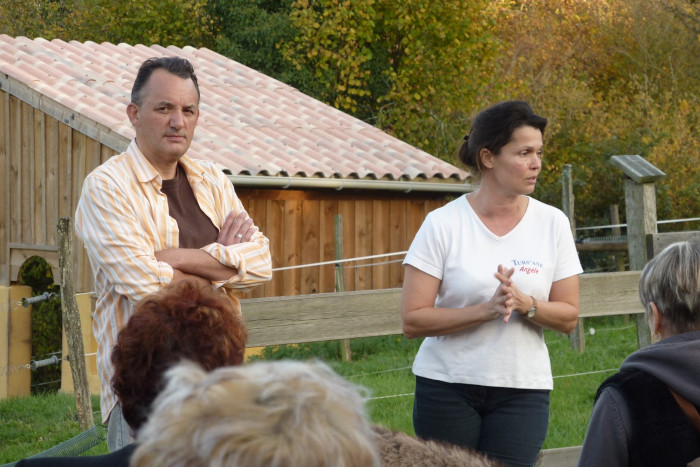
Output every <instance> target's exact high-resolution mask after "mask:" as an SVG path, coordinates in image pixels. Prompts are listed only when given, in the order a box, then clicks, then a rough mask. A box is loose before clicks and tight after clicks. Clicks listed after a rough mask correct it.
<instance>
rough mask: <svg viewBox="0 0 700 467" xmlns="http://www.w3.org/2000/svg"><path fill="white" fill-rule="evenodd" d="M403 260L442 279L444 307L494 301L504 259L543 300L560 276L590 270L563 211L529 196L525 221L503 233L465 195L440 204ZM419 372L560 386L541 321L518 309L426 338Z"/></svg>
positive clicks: (439, 302)
mask: <svg viewBox="0 0 700 467" xmlns="http://www.w3.org/2000/svg"><path fill="white" fill-rule="evenodd" d="M403 264H404V265H406V264H410V265H411V266H414V267H416V268H417V269H419V270H421V271H423V272H425V273H427V274H430V275H431V276H434V277H436V278H438V279H440V280H441V281H442V282H441V284H440V287H439V289H438V295H437V299H436V300H435V306H436V307H439V308H461V307H465V306H469V305H477V304H479V303H484V302H486V301H488V300H489V299H490V298H491V297H492V296H493V294H494V292H495V290H496V287H498V285H499V281H498V279H496V278H495V277H494V273H495V272H496V270H497V268H498V265H499V264H501V265H503V266H505V267H506V268H513V267H514V268H515V272H514V273H513V276H512V279H513V281H514V282H515V284H516V285H517V286H518V288H519V289H520V290H521V291H523V292H524V293H526V294H528V295H532V296H533V297H535V298H536V299H537V300H539V301H548V299H549V291H550V289H551V286H552V283H553V282H556V281H558V280H561V279H565V278H567V277H570V276H573V275H576V274H580V273H581V272H583V270H582V268H581V263H580V261H579V258H578V253H577V251H576V246H575V244H574V239H573V236H572V235H571V228H570V226H569V221H568V219H567V218H566V216H565V215H564V213H562V212H561V211H560V210H558V209H556V208H554V207H552V206H549V205H547V204H544V203H542V202H540V201H537V200H535V199H533V198H530V197H528V206H527V209H526V211H525V215H524V216H523V218H522V219H521V221H520V222H519V223H518V225H517V226H516V227H515V228H514V229H513V230H511V231H510V232H509V233H507V234H506V235H504V236H502V237H499V236H497V235H495V234H493V233H492V232H491V231H490V230H489V229H488V228H486V226H485V225H484V224H483V223H482V222H481V220H480V219H479V217H478V216H477V215H476V213H475V212H474V210H473V209H472V207H471V205H470V204H469V202H468V201H467V198H466V195H464V196H461V197H460V198H458V199H456V200H454V201H452V202H450V203H448V204H446V205H445V206H443V207H441V208H439V209H436V210H435V211H433V212H431V213H430V214H428V216H427V217H426V219H425V221H424V222H423V225H422V226H421V228H420V230H419V231H418V233H417V234H416V237H415V239H414V240H413V243H412V244H411V247H410V248H409V251H408V254H407V255H406V259H405V260H404V262H403ZM438 313H439V311H438ZM413 373H414V374H416V375H418V376H422V377H425V378H430V379H435V380H439V381H445V382H450V383H464V384H476V385H481V386H495V387H509V388H523V389H552V388H553V381H552V370H551V366H550V362H549V353H548V351H547V347H546V345H545V343H544V337H543V332H542V328H541V327H539V326H537V325H535V324H534V323H531V322H529V321H528V320H527V319H526V318H523V317H521V316H520V314H519V313H514V314H513V315H512V316H511V318H510V320H509V322H508V323H504V322H503V320H502V319H494V320H492V321H489V322H487V323H484V324H481V325H479V326H476V327H474V328H471V329H468V330H466V331H460V332H456V333H453V334H449V335H445V336H437V337H427V338H425V340H424V341H423V343H422V344H421V347H420V350H419V351H418V354H417V355H416V359H415V361H414V363H413Z"/></svg>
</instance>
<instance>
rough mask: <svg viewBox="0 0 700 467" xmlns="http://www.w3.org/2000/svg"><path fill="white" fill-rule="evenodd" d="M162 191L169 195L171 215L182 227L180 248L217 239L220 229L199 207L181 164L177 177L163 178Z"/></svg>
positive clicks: (178, 167)
mask: <svg viewBox="0 0 700 467" xmlns="http://www.w3.org/2000/svg"><path fill="white" fill-rule="evenodd" d="M160 191H162V192H163V194H164V195H165V196H167V197H168V210H169V212H170V217H172V218H173V219H175V220H176V221H177V226H178V228H179V229H180V248H201V247H203V246H205V245H209V244H210V243H214V242H215V241H216V237H218V235H219V229H217V228H216V226H215V225H214V224H213V223H212V221H211V219H209V217H207V215H206V214H204V212H203V211H202V209H201V208H200V207H199V204H198V203H197V199H196V198H195V197H194V193H192V187H190V184H189V182H188V181H187V175H186V174H185V169H183V168H182V166H181V165H180V164H178V165H177V172H176V173H175V178H173V179H172V180H163V186H162V187H161V189H160Z"/></svg>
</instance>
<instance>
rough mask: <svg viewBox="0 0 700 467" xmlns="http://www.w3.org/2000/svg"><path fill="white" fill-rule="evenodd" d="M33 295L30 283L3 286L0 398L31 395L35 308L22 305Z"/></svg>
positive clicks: (0, 319) (0, 305)
mask: <svg viewBox="0 0 700 467" xmlns="http://www.w3.org/2000/svg"><path fill="white" fill-rule="evenodd" d="M31 296H32V288H31V287H29V286H27V285H15V286H11V287H0V399H6V398H8V397H18V396H28V395H30V394H31V382H32V372H31V370H30V369H29V368H26V367H25V365H28V364H29V362H30V361H31V359H32V311H31V310H32V309H31V308H24V307H23V306H21V305H20V303H21V302H22V299H23V298H25V297H31Z"/></svg>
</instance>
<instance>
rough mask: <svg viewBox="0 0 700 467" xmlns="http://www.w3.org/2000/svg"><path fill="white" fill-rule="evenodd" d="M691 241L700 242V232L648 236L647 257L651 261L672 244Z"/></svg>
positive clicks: (652, 234) (651, 234)
mask: <svg viewBox="0 0 700 467" xmlns="http://www.w3.org/2000/svg"><path fill="white" fill-rule="evenodd" d="M689 240H695V241H700V230H691V231H689V232H667V233H650V234H647V238H646V244H647V257H648V258H649V259H651V258H653V257H654V256H656V255H658V254H659V253H660V252H661V250H663V249H664V248H666V247H667V246H669V245H670V244H672V243H676V242H686V241H689Z"/></svg>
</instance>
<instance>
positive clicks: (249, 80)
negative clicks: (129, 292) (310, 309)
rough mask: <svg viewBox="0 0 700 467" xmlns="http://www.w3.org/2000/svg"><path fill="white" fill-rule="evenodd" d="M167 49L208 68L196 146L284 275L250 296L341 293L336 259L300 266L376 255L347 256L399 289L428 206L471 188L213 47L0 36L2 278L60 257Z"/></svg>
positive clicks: (79, 282)
mask: <svg viewBox="0 0 700 467" xmlns="http://www.w3.org/2000/svg"><path fill="white" fill-rule="evenodd" d="M159 55H178V56H182V57H185V58H187V59H188V60H190V61H191V62H192V63H193V65H194V67H195V71H196V72H197V75H198V79H199V84H200V90H201V94H202V100H201V107H200V110H201V116H200V119H199V124H198V127H197V130H196V132H195V140H194V142H193V144H192V146H191V149H190V155H191V156H192V157H194V158H199V159H208V160H212V161H215V162H216V163H218V164H219V165H220V166H221V168H222V170H224V171H225V172H226V173H227V174H228V175H229V177H230V179H231V181H232V182H233V184H234V186H235V188H236V191H237V193H238V195H239V197H240V198H241V199H242V200H243V202H244V204H245V205H246V207H247V209H248V211H249V213H250V215H251V217H252V218H253V219H254V220H255V222H256V224H257V225H258V226H259V227H260V229H261V230H262V231H263V232H264V233H265V234H266V235H267V236H268V237H269V239H270V245H271V249H272V260H273V268H274V269H275V272H274V274H273V279H272V281H271V282H270V283H268V284H267V285H265V286H264V287H260V288H258V289H257V290H255V291H253V292H251V293H250V294H249V297H251V298H252V297H263V296H267V297H269V296H281V295H299V294H309V293H317V292H332V291H334V290H335V288H336V272H337V271H336V270H335V266H334V265H333V264H330V263H329V264H320V265H319V264H317V265H315V266H310V267H309V266H307V267H299V268H294V266H300V265H309V264H316V263H325V262H332V261H335V260H337V259H338V258H358V257H359V258H364V257H371V258H368V259H362V260H358V261H348V262H344V263H341V264H342V266H343V267H342V269H338V271H342V272H343V274H342V275H341V274H338V275H339V276H344V281H343V283H342V285H341V287H342V288H343V289H344V290H367V289H381V288H388V287H398V286H400V285H401V281H402V272H403V268H402V267H401V263H400V261H401V259H402V258H403V255H402V254H401V253H402V252H404V251H405V250H406V249H407V248H408V246H409V244H410V242H411V240H412V238H413V236H414V235H415V232H416V231H417V229H418V227H419V226H420V224H421V222H422V221H423V218H424V217H425V215H426V214H427V213H428V212H429V211H431V210H433V209H435V208H436V207H438V206H440V205H442V204H444V203H445V202H446V201H447V200H450V199H452V198H454V197H455V196H459V195H460V194H462V193H465V192H468V191H471V189H472V187H471V186H470V185H469V184H468V183H467V182H468V180H469V174H468V173H467V172H465V171H463V170H461V169H459V168H457V167H454V166H452V165H450V164H448V163H446V162H444V161H441V160H439V159H437V158H436V157H433V156H431V155H430V154H427V153H425V152H423V151H421V150H419V149H417V148H415V147H412V146H410V145H409V144H406V143H404V142H402V141H400V140H398V139H396V138H394V137H392V136H390V135H388V134H386V133H384V132H382V131H381V130H379V129H377V128H375V127H373V126H371V125H368V124H366V123H364V122H362V121H359V120H357V119H355V118H353V117H351V116H349V115H347V114H345V113H343V112H341V111H339V110H337V109H334V108H332V107H329V106H328V105H325V104H323V103H321V102H319V101H317V100H315V99H313V98H311V97H308V96H306V95H304V94H302V93H301V92H299V91H298V90H296V89H294V88H292V87H290V86H288V85H286V84H284V83H281V82H279V81H277V80H275V79H272V78H270V77H268V76H265V75H263V74H261V73H258V72H256V71H255V70H252V69H250V68H248V67H246V66H244V65H241V64H239V63H237V62H235V61H233V60H230V59H228V58H226V57H224V56H222V55H219V54H217V53H215V52H213V51H211V50H208V49H206V48H202V49H195V48H191V47H184V48H177V47H161V46H158V45H154V46H151V47H146V46H143V45H135V46H132V45H127V44H119V45H115V44H110V43H102V44H96V43H94V42H85V43H80V42H64V41H61V40H53V41H47V40H44V39H40V38H39V39H34V40H30V39H27V38H25V37H17V38H13V37H9V36H6V35H0V164H1V169H0V173H1V175H0V176H1V177H2V183H1V184H2V195H1V196H0V200H1V202H0V287H2V286H5V287H8V286H10V285H12V284H13V283H14V282H16V281H17V278H18V272H19V268H20V267H21V265H22V264H23V263H24V261H26V259H27V258H29V257H31V256H37V255H38V256H41V257H44V258H45V259H46V260H47V261H48V262H49V264H51V265H52V267H54V268H57V267H58V259H57V257H58V254H57V248H56V246H55V245H56V233H55V232H56V225H57V221H58V219H59V218H61V217H72V216H73V213H74V211H75V207H76V203H77V200H78V197H79V195H80V190H81V187H82V182H83V179H84V178H85V176H86V174H87V173H89V172H90V171H91V170H92V169H93V168H95V167H96V166H97V165H99V164H100V163H102V162H104V161H106V160H107V159H108V158H110V157H111V156H113V155H115V154H118V153H120V152H122V151H123V150H124V149H125V148H126V147H127V145H128V143H129V141H130V140H131V139H132V138H133V136H134V131H133V129H132V127H131V124H130V123H129V120H128V119H127V116H126V110H125V109H126V105H127V104H128V102H129V98H130V92H131V85H132V83H133V80H134V77H135V75H136V71H137V69H138V67H139V65H140V64H141V62H143V60H145V59H146V58H149V57H152V56H159ZM340 226H342V228H340ZM393 253H395V254H393ZM74 254H75V258H74V261H75V262H74V265H75V267H74V270H75V273H76V284H75V290H76V292H86V291H91V290H92V273H91V271H90V266H89V262H88V259H87V255H85V254H84V252H83V248H82V245H79V244H76V247H75V248H74ZM382 255H387V256H382Z"/></svg>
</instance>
